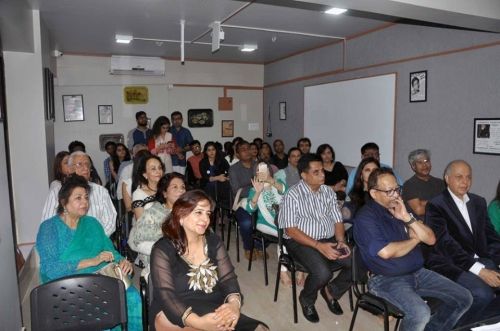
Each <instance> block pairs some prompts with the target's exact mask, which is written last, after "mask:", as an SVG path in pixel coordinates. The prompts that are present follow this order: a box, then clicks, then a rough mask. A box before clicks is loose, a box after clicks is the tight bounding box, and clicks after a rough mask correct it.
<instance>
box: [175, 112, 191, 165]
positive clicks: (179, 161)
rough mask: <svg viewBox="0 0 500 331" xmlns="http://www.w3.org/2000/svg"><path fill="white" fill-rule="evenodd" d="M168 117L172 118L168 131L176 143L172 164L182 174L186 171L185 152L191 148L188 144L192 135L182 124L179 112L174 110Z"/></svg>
mask: <svg viewBox="0 0 500 331" xmlns="http://www.w3.org/2000/svg"><path fill="white" fill-rule="evenodd" d="M170 118H171V119H172V127H171V128H170V133H171V134H172V138H174V141H175V144H176V145H177V154H176V155H172V165H173V169H174V171H175V172H178V173H180V174H183V175H184V173H185V171H186V152H188V151H190V150H191V147H190V146H189V144H190V143H191V142H192V141H193V136H192V135H191V131H189V129H186V128H185V127H183V126H182V113H181V112H179V111H174V112H173V113H172V115H170Z"/></svg>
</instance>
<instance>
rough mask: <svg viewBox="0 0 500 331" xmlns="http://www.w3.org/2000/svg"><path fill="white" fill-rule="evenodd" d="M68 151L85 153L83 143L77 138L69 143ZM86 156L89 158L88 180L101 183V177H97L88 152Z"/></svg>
mask: <svg viewBox="0 0 500 331" xmlns="http://www.w3.org/2000/svg"><path fill="white" fill-rule="evenodd" d="M68 152H69V153H70V154H72V153H73V152H84V153H87V151H86V150H85V144H84V143H82V142H81V141H78V140H74V141H72V142H70V143H69V145H68ZM87 156H88V157H89V160H90V181H91V182H92V183H96V184H98V185H102V180H101V177H99V174H98V173H97V170H96V168H95V167H94V162H92V158H91V157H90V155H88V154H87Z"/></svg>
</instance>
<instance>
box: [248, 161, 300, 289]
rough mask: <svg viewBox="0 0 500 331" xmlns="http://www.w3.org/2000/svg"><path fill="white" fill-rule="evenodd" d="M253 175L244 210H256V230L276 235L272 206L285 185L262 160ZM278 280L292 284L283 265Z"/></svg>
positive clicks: (280, 195) (278, 200) (277, 200)
mask: <svg viewBox="0 0 500 331" xmlns="http://www.w3.org/2000/svg"><path fill="white" fill-rule="evenodd" d="M254 175H255V176H254V178H253V179H252V186H253V187H252V188H251V189H250V191H249V192H248V199H247V204H246V206H245V210H246V211H247V212H248V213H249V214H253V213H255V212H256V211H257V225H256V228H257V230H259V231H260V232H262V233H265V234H268V235H271V236H274V237H278V230H277V228H276V225H275V224H274V218H275V217H276V211H275V209H274V206H275V205H279V204H280V202H281V199H282V197H283V194H284V193H285V191H286V185H285V183H284V182H282V181H280V180H275V179H274V178H273V176H272V169H271V167H270V166H269V165H268V164H266V163H264V162H260V163H259V164H257V165H256V167H255V173H254ZM278 256H279V247H278ZM280 281H281V282H282V283H283V284H284V285H287V286H289V285H291V284H292V280H291V278H290V275H288V272H287V269H286V267H285V266H281V274H280ZM302 281H303V279H302V277H301V278H300V280H297V283H301V284H302Z"/></svg>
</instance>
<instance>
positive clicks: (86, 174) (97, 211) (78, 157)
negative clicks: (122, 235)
mask: <svg viewBox="0 0 500 331" xmlns="http://www.w3.org/2000/svg"><path fill="white" fill-rule="evenodd" d="M68 166H69V167H70V169H71V173H75V174H77V175H79V176H82V177H83V178H85V179H86V180H87V181H89V180H90V158H89V157H88V155H87V154H85V153H84V152H80V151H76V152H73V153H72V154H71V155H70V156H69V159H68ZM89 185H90V192H89V210H88V215H89V216H92V217H94V218H96V219H97V220H98V221H99V222H100V223H101V225H102V227H103V228H104V232H105V233H106V235H107V236H110V235H111V234H112V233H113V232H115V228H116V210H115V207H114V205H113V202H112V201H111V198H110V196H109V193H108V191H107V190H106V189H105V188H104V187H102V186H101V185H98V184H96V183H93V182H89ZM60 189H61V186H60V185H54V187H52V189H51V190H50V191H49V194H48V196H47V199H46V200H45V205H44V207H43V212H42V222H43V220H46V219H49V218H51V217H52V216H54V215H56V213H57V212H56V210H57V206H58V205H59V200H58V194H59V190H60Z"/></svg>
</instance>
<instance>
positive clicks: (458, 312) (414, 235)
mask: <svg viewBox="0 0 500 331" xmlns="http://www.w3.org/2000/svg"><path fill="white" fill-rule="evenodd" d="M368 191H369V194H370V196H371V197H372V199H373V200H371V201H369V202H367V203H366V204H365V206H363V208H362V209H361V210H360V211H359V212H358V213H357V214H356V218H355V220H354V239H355V241H356V244H357V245H358V247H359V253H360V255H361V259H362V261H363V262H364V264H365V265H366V267H367V269H368V270H369V271H370V273H371V277H370V279H369V280H368V289H369V291H370V292H371V293H373V294H374V295H376V296H379V297H381V298H383V299H385V300H387V301H388V302H390V303H391V304H393V305H394V306H396V307H397V308H398V309H399V310H401V312H403V313H404V318H403V320H402V322H401V325H400V328H399V330H401V331H407V330H413V331H420V330H424V329H425V330H451V329H452V328H453V327H454V325H455V324H456V322H457V321H458V320H459V319H460V317H461V316H462V315H463V314H464V313H465V312H466V311H467V309H469V307H470V305H471V303H472V296H471V294H470V293H469V291H467V290H466V289H464V288H463V287H462V286H460V285H458V284H457V283H455V282H453V281H451V280H449V279H447V278H445V277H443V276H441V275H439V274H438V273H435V272H433V271H430V270H428V269H425V268H424V267H423V265H424V258H423V256H422V252H421V250H420V245H419V244H420V243H424V244H427V245H434V244H435V242H436V238H435V236H434V233H433V232H432V230H431V229H430V228H429V227H427V226H426V225H424V224H423V223H422V221H419V220H417V219H416V218H415V217H414V216H413V215H412V214H410V213H408V211H407V210H406V207H405V205H404V203H403V200H402V199H401V195H400V194H401V187H400V186H399V185H398V183H397V181H396V177H395V176H394V174H393V172H392V170H390V169H387V168H381V169H375V170H374V171H373V172H372V173H371V174H370V177H369V179H368ZM422 297H425V298H436V299H438V300H439V305H437V306H436V307H435V309H433V311H432V314H431V310H430V308H429V306H428V305H427V304H426V302H425V301H424V299H423V298H422Z"/></svg>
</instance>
